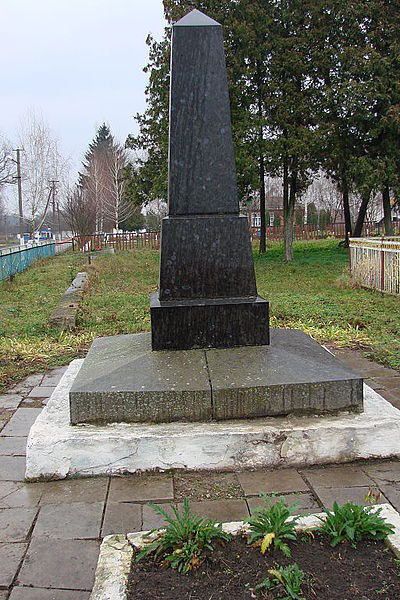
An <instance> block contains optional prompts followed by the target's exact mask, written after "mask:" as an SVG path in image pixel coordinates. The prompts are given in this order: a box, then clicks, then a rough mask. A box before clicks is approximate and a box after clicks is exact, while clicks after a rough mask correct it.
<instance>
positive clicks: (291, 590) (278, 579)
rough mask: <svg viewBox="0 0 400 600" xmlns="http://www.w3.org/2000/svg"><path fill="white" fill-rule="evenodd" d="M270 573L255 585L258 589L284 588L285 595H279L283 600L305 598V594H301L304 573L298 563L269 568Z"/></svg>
mask: <svg viewBox="0 0 400 600" xmlns="http://www.w3.org/2000/svg"><path fill="white" fill-rule="evenodd" d="M268 573H269V575H270V576H269V577H267V578H266V579H264V580H263V581H262V582H261V583H259V584H258V585H257V586H256V587H255V589H256V590H266V591H268V592H272V591H274V590H277V589H279V588H283V592H284V593H285V596H282V595H280V596H279V597H280V598H282V599H283V600H304V596H301V583H302V581H303V577H304V573H303V571H302V570H301V569H299V567H298V564H297V563H293V564H292V565H288V566H287V567H278V568H277V569H269V570H268Z"/></svg>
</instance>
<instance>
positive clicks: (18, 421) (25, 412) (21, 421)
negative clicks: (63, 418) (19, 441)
mask: <svg viewBox="0 0 400 600" xmlns="http://www.w3.org/2000/svg"><path fill="white" fill-rule="evenodd" d="M41 411H42V409H41V408H18V409H17V410H16V411H15V413H14V414H13V416H12V417H11V419H10V420H9V422H8V423H7V425H6V426H5V427H4V429H3V430H2V432H1V433H0V436H4V435H5V436H21V437H23V436H27V435H28V433H29V430H30V428H31V426H32V425H33V423H34V422H35V421H36V418H37V417H38V415H39V414H40V413H41Z"/></svg>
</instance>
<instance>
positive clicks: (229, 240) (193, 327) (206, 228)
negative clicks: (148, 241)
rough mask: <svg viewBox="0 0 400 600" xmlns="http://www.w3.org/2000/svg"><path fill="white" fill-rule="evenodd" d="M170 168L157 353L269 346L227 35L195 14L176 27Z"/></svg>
mask: <svg viewBox="0 0 400 600" xmlns="http://www.w3.org/2000/svg"><path fill="white" fill-rule="evenodd" d="M168 160H169V164H168V217H166V218H165V219H163V221H162V235H161V264H160V289H159V292H156V293H154V294H153V295H152V296H151V301H150V306H151V331H152V348H153V350H167V349H175V350H182V349H187V348H209V347H211V348H230V347H233V346H259V345H265V344H269V323H268V321H269V318H268V302H266V301H265V300H263V299H262V298H260V297H259V296H257V289H256V280H255V275H254V266H253V258H252V251H251V243H250V235H249V228H248V223H247V219H246V217H241V216H239V201H238V192H237V184H236V168H235V156H234V151H233V141H232V131H231V118H230V108H229V96H228V83H227V78H226V67H225V56H224V48H223V39H222V27H221V25H220V24H219V23H217V22H216V21H214V20H213V19H210V18H209V17H207V16H206V15H204V14H202V13H201V12H199V11H198V10H193V11H192V12H191V13H189V14H188V15H186V16H185V17H183V19H181V20H180V21H178V22H177V23H175V25H174V26H173V28H172V49H171V91H170V121H169V157H168Z"/></svg>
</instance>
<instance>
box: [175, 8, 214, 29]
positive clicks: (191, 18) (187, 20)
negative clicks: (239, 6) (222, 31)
mask: <svg viewBox="0 0 400 600" xmlns="http://www.w3.org/2000/svg"><path fill="white" fill-rule="evenodd" d="M207 26H208V27H210V26H211V27H221V24H220V23H218V22H217V21H214V19H211V17H208V16H207V15H205V14H204V13H202V12H201V11H200V10H197V8H195V9H193V10H192V11H191V12H190V13H188V14H187V15H185V16H184V17H182V19H179V21H177V22H176V23H174V27H207Z"/></svg>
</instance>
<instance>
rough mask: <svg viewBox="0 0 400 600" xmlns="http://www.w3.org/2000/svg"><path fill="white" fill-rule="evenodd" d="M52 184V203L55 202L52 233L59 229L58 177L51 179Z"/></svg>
mask: <svg viewBox="0 0 400 600" xmlns="http://www.w3.org/2000/svg"><path fill="white" fill-rule="evenodd" d="M50 183H51V186H52V204H53V224H52V231H51V232H52V233H53V234H55V232H56V229H57V220H56V183H58V181H57V180H56V179H52V180H51V181H50Z"/></svg>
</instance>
